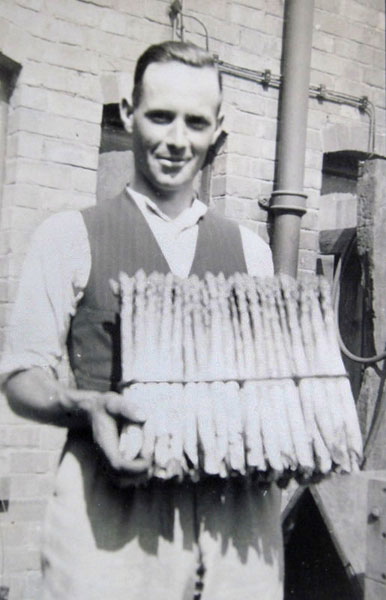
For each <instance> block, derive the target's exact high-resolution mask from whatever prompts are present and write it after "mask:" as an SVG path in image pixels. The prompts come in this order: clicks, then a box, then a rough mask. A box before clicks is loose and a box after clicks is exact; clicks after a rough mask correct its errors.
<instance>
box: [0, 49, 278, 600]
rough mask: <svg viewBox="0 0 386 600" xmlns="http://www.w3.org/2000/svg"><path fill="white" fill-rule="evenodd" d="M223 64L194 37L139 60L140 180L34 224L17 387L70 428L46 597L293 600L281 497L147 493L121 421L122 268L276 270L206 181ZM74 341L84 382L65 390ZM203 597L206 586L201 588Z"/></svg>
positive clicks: (78, 375) (10, 382) (26, 406)
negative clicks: (118, 291) (211, 202)
mask: <svg viewBox="0 0 386 600" xmlns="http://www.w3.org/2000/svg"><path fill="white" fill-rule="evenodd" d="M221 95H222V91H221V80H220V77H219V73H218V71H217V69H216V65H215V63H214V61H213V58H212V57H211V56H210V55H209V54H208V53H206V52H205V51H203V50H201V49H199V48H197V47H195V46H192V45H190V44H185V43H177V42H165V43H163V44H159V45H156V46H151V47H150V48H149V49H148V50H147V51H146V52H145V53H144V54H143V55H142V56H141V57H140V59H139V61H138V63H137V67H136V72H135V77H134V91H133V99H132V108H131V106H130V103H129V101H128V100H127V99H125V100H123V101H122V107H121V109H122V118H123V121H124V124H125V127H126V128H127V129H128V130H130V132H132V136H133V151H134V167H135V168H134V176H133V178H132V180H131V182H130V183H129V185H128V187H127V188H126V189H125V190H123V191H122V193H121V194H120V195H119V196H118V197H117V198H114V199H111V200H108V201H105V202H102V203H101V204H100V205H99V206H97V207H93V208H90V209H87V210H86V211H83V212H82V213H80V212H78V211H68V212H66V213H60V214H58V215H55V216H53V217H50V218H49V219H48V220H47V221H46V222H45V223H43V224H42V225H41V226H40V228H39V229H38V231H37V232H36V234H35V236H34V239H33V241H32V246H31V248H30V251H29V254H28V257H27V260H26V263H25V267H24V270H23V274H22V277H21V282H20V287H19V294H18V299H17V301H16V304H15V308H14V313H13V317H12V327H11V334H10V338H9V353H8V355H7V357H6V359H5V361H4V362H3V365H2V371H3V373H4V380H5V384H4V385H5V390H6V392H7V395H8V398H9V402H10V405H11V406H12V407H13V408H14V410H15V411H16V412H18V413H19V414H22V415H24V416H27V417H30V418H33V419H35V420H38V421H41V422H48V423H53V424H57V425H64V426H67V427H68V428H69V435H68V441H67V443H66V446H65V448H64V451H63V455H62V458H61V462H60V466H59V470H58V475H57V480H56V486H55V492H54V495H53V497H52V499H51V501H50V504H49V507H48V511H47V518H46V523H45V536H44V544H43V567H44V568H43V576H44V577H43V579H44V595H43V597H44V598H45V599H46V600H102V598H103V599H106V598H109V599H110V598H111V599H114V600H123V599H125V600H126V599H127V598H132V599H141V600H142V599H145V598H146V599H147V598H154V599H155V598H156V599H159V600H193V597H194V595H195V593H196V594H197V590H198V589H201V598H202V600H217V599H221V600H226V599H227V598H229V600H233V599H234V598H236V597H237V598H238V599H239V600H252V599H253V600H257V599H258V598H259V599H262V600H280V599H281V598H282V540H281V531H280V520H279V511H280V495H279V493H278V491H277V490H276V489H274V488H272V489H270V490H268V491H265V492H264V493H263V492H261V491H259V490H257V489H254V488H253V487H250V486H240V485H237V484H234V483H232V482H224V483H222V484H219V483H217V482H212V483H210V484H207V483H205V482H204V483H200V484H195V485H193V484H175V483H169V484H164V485H160V484H157V483H156V482H152V483H151V484H150V485H148V486H146V487H135V486H133V485H132V484H133V482H134V481H135V479H136V478H141V477H142V476H143V475H144V474H145V473H146V470H147V467H148V464H147V463H146V461H145V460H144V459H142V458H136V459H134V460H132V461H130V462H127V461H125V460H124V458H123V457H122V456H121V454H120V452H119V447H118V444H119V427H120V424H121V423H122V422H124V421H138V422H143V421H145V420H146V414H143V410H142V409H141V407H138V406H136V405H130V404H128V403H123V401H122V397H121V396H120V395H119V394H118V393H117V392H116V390H117V384H118V383H119V381H120V378H121V375H120V357H119V321H118V318H117V315H118V312H119V308H118V305H117V300H116V298H115V297H114V295H113V294H112V292H111V288H110V283H109V282H110V281H111V279H112V280H114V279H116V278H117V275H118V273H119V271H121V270H123V271H126V272H127V273H128V274H134V273H135V272H136V271H137V270H138V269H139V268H142V269H143V270H144V271H145V272H146V273H151V272H152V271H155V270H156V271H160V272H163V273H167V272H169V271H172V272H173V273H174V274H176V275H178V276H180V277H187V276H188V275H189V274H192V273H195V274H196V275H198V276H203V275H204V274H205V272H206V271H211V272H213V273H215V274H216V273H219V272H220V271H222V272H224V274H225V275H231V274H232V273H234V272H236V271H241V272H242V271H244V272H249V273H250V274H253V275H259V276H269V275H272V261H271V255H270V251H269V248H268V247H267V245H266V244H265V243H264V242H262V240H260V238H258V237H257V236H256V235H255V234H254V233H252V232H251V231H250V230H248V229H245V228H243V227H239V226H237V225H236V224H234V223H231V222H229V221H227V220H226V219H224V218H222V217H220V216H218V215H216V214H214V213H213V211H210V210H208V209H207V207H206V206H205V205H204V204H203V203H202V202H200V200H199V199H198V198H196V197H195V194H194V179H195V177H196V175H197V174H198V172H199V170H200V169H201V167H202V166H203V164H204V161H205V159H206V156H207V153H208V150H209V149H210V147H211V145H212V144H213V143H214V142H215V141H216V139H217V136H218V135H219V133H220V130H221V124H222V117H221V111H220V107H221ZM66 344H67V347H68V351H69V356H70V361H71V366H72V369H73V373H74V376H75V380H76V384H77V386H76V388H75V389H70V388H67V387H65V386H63V385H61V384H60V383H59V382H58V380H57V378H56V370H57V367H58V364H59V362H60V360H61V358H62V356H63V354H64V349H65V346H66ZM196 597H197V596H196Z"/></svg>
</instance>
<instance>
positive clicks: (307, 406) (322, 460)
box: [299, 379, 332, 474]
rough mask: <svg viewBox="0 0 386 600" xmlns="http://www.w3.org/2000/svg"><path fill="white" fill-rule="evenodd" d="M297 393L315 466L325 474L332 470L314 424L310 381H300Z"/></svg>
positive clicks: (328, 456) (329, 457) (323, 444)
mask: <svg viewBox="0 0 386 600" xmlns="http://www.w3.org/2000/svg"><path fill="white" fill-rule="evenodd" d="M299 393H300V401H301V404H302V409H303V415H304V419H305V424H306V428H307V432H308V433H309V435H310V438H311V440H312V446H313V450H314V455H315V456H314V459H315V464H316V466H317V468H318V470H319V471H320V472H321V473H323V474H326V473H328V472H329V471H330V470H331V468H332V461H331V455H330V452H329V451H328V449H327V447H326V445H325V443H324V441H323V438H322V436H321V434H320V431H319V428H318V426H317V424H316V420H315V413H314V407H313V403H312V395H313V393H314V391H313V386H312V382H311V380H310V379H302V380H301V381H300V383H299Z"/></svg>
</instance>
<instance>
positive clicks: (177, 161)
mask: <svg viewBox="0 0 386 600" xmlns="http://www.w3.org/2000/svg"><path fill="white" fill-rule="evenodd" d="M157 160H158V161H159V162H160V163H161V164H162V165H163V166H165V167H172V168H178V167H183V166H184V165H185V163H186V162H187V159H186V158H172V157H170V156H168V157H166V156H158V157H157Z"/></svg>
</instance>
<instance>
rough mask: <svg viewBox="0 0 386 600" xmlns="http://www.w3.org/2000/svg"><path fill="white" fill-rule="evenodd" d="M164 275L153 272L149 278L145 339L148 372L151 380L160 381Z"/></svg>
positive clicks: (146, 298) (146, 296)
mask: <svg viewBox="0 0 386 600" xmlns="http://www.w3.org/2000/svg"><path fill="white" fill-rule="evenodd" d="M163 281H164V276H163V275H161V274H159V273H152V274H151V275H150V276H149V277H148V279H147V287H146V292H145V301H146V305H145V339H144V346H145V350H144V354H145V360H146V373H147V379H148V380H149V381H158V379H159V378H160V377H162V373H160V361H159V335H160V331H159V326H160V318H159V312H160V294H159V290H160V288H161V287H163Z"/></svg>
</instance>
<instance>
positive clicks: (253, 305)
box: [244, 275, 266, 379]
mask: <svg viewBox="0 0 386 600" xmlns="http://www.w3.org/2000/svg"><path fill="white" fill-rule="evenodd" d="M244 281H245V284H246V293H247V299H248V302H249V312H250V316H251V324H252V335H253V342H254V350H255V373H256V378H257V379H263V378H264V377H265V368H264V365H265V362H266V358H265V354H264V352H265V348H264V345H265V344H264V332H263V325H262V318H261V311H260V305H259V299H258V296H257V292H256V288H255V281H254V280H253V279H252V278H251V277H248V276H247V275H245V276H244Z"/></svg>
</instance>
